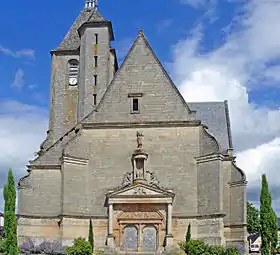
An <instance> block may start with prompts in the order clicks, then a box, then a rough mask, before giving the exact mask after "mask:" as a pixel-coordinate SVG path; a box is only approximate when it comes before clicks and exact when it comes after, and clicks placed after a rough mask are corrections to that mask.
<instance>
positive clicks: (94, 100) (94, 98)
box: [93, 94, 97, 105]
mask: <svg viewBox="0 0 280 255" xmlns="http://www.w3.org/2000/svg"><path fill="white" fill-rule="evenodd" d="M96 99H97V98H96V94H94V95H93V105H96V104H97V100H96Z"/></svg>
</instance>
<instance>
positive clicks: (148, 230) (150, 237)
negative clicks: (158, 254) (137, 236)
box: [142, 225, 158, 251]
mask: <svg viewBox="0 0 280 255" xmlns="http://www.w3.org/2000/svg"><path fill="white" fill-rule="evenodd" d="M157 246H158V238H157V229H156V228H155V227H154V226H153V225H147V226H145V227H144V228H143V230H142V249H143V251H156V250H157Z"/></svg>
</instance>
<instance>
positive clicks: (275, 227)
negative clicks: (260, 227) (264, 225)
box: [271, 210, 278, 250]
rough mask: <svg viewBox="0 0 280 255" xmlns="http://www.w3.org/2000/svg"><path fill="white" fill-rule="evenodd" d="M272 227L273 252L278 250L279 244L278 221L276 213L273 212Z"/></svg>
mask: <svg viewBox="0 0 280 255" xmlns="http://www.w3.org/2000/svg"><path fill="white" fill-rule="evenodd" d="M271 213H272V226H271V235H272V240H271V247H272V249H273V250H275V249H276V247H277V244H278V219H277V215H276V213H275V212H274V211H273V210H272V212H271Z"/></svg>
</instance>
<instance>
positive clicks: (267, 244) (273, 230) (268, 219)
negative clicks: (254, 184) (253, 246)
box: [260, 174, 278, 255]
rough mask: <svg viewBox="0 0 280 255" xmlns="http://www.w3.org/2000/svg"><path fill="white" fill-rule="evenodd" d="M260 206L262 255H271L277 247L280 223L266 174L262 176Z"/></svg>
mask: <svg viewBox="0 0 280 255" xmlns="http://www.w3.org/2000/svg"><path fill="white" fill-rule="evenodd" d="M260 204H261V205H260V233H261V238H262V247H261V254H262V255H269V254H270V252H272V250H273V249H274V248H275V247H276V245H277V239H278V223H277V216H276V214H275V212H274V211H273V208H272V197H271V193H270V192H269V188H268V183H267V180H266V175H265V174H263V175H262V190H261V197H260Z"/></svg>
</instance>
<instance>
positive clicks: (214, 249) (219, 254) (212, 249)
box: [208, 245, 225, 255]
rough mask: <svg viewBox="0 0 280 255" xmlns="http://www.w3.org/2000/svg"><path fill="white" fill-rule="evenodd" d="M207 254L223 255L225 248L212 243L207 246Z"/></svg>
mask: <svg viewBox="0 0 280 255" xmlns="http://www.w3.org/2000/svg"><path fill="white" fill-rule="evenodd" d="M208 253H209V254H215V255H225V248H224V247H223V246H219V245H212V246H209V247H208Z"/></svg>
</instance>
